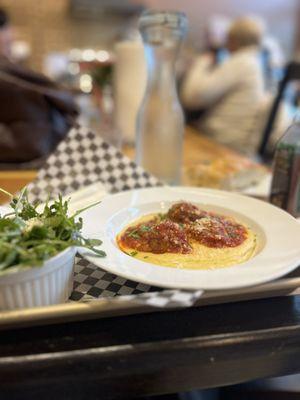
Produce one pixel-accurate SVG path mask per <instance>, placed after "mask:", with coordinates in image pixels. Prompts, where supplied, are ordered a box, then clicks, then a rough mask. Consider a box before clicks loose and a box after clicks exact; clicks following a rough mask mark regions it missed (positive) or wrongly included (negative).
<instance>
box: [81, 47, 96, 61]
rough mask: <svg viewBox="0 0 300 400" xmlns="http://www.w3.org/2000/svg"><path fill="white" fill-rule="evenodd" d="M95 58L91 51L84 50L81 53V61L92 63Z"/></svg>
mask: <svg viewBox="0 0 300 400" xmlns="http://www.w3.org/2000/svg"><path fill="white" fill-rule="evenodd" d="M95 58H96V52H95V50H93V49H85V50H83V52H82V60H83V61H94V60H95Z"/></svg>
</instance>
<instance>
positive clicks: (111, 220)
mask: <svg viewBox="0 0 300 400" xmlns="http://www.w3.org/2000/svg"><path fill="white" fill-rule="evenodd" d="M180 200H186V201H190V202H192V203H195V204H198V205H199V206H202V207H204V208H206V209H210V210H216V211H219V212H222V213H223V214H225V215H226V214H227V215H232V216H235V217H237V218H238V219H239V220H240V221H241V222H245V223H247V224H248V225H249V226H250V227H251V228H252V229H253V230H254V231H255V232H256V234H257V236H258V243H259V246H258V252H257V254H256V255H255V256H254V257H253V258H252V259H251V260H249V261H247V262H245V263H242V264H240V265H235V266H231V267H226V268H222V269H214V270H188V269H175V268H169V267H163V266H157V265H153V264H150V263H146V262H143V261H140V260H137V259H135V258H133V257H130V256H128V255H126V254H124V253H123V252H122V251H120V250H119V249H118V247H117V244H116V241H115V237H116V235H117V233H119V232H120V231H121V230H122V229H123V227H124V226H126V225H127V224H128V223H130V222H132V221H133V220H135V219H137V218H139V217H140V216H141V215H143V214H148V213H151V212H165V211H166V210H167V209H168V208H169V207H170V205H171V204H172V203H174V202H177V201H180ZM83 218H84V227H83V233H84V235H85V236H87V237H94V238H99V239H101V240H102V241H103V245H102V246H101V248H102V249H103V250H105V251H106V253H107V257H105V258H97V257H95V256H93V255H90V254H87V253H86V251H84V250H82V253H83V254H84V255H85V256H86V257H87V258H88V259H89V260H90V261H91V262H93V263H94V264H96V265H98V266H99V267H101V268H103V269H105V270H107V271H109V272H112V273H114V274H117V275H119V276H122V277H124V278H128V279H132V280H134V281H138V282H143V283H147V284H150V285H155V286H161V287H167V288H183V289H205V290H210V289H213V290H215V289H232V288H240V287H246V286H252V285H257V284H260V283H264V282H267V281H270V280H273V279H276V278H279V277H280V276H282V275H284V274H286V273H288V272H290V271H292V270H293V269H295V268H296V267H297V266H298V265H299V264H300V224H299V222H297V220H296V219H295V218H293V217H292V216H291V215H289V214H287V213H286V212H284V211H282V210H281V209H279V208H277V207H274V206H272V205H270V204H268V203H265V202H263V201H259V200H256V199H252V198H250V197H246V196H242V195H239V194H235V193H229V192H224V191H219V190H213V189H201V188H188V187H173V188H169V187H159V188H151V189H140V190H133V191H127V192H122V193H119V194H116V195H110V196H107V197H106V198H104V199H103V201H102V203H101V204H99V205H98V206H96V207H94V208H92V209H90V210H87V211H86V212H85V213H84V214H83Z"/></svg>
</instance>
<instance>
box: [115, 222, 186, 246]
mask: <svg viewBox="0 0 300 400" xmlns="http://www.w3.org/2000/svg"><path fill="white" fill-rule="evenodd" d="M132 229H133V228H129V229H127V230H126V232H125V233H124V235H123V237H122V239H121V240H122V241H123V243H125V244H126V245H127V246H128V247H131V248H133V249H135V250H138V251H145V252H151V253H155V254H163V253H182V254H186V253H190V252H191V251H192V248H191V246H190V244H189V242H188V237H187V234H186V232H185V231H184V229H183V228H182V227H181V226H180V225H178V224H176V223H175V222H173V221H170V220H164V221H162V222H159V223H157V224H151V225H144V224H141V225H138V226H137V227H135V228H134V230H132Z"/></svg>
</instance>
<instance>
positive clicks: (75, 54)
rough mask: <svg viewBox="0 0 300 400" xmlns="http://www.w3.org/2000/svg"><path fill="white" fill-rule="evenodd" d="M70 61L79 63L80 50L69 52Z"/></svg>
mask: <svg viewBox="0 0 300 400" xmlns="http://www.w3.org/2000/svg"><path fill="white" fill-rule="evenodd" d="M69 57H70V60H72V61H80V60H81V57H82V51H81V50H80V49H71V50H70V52H69Z"/></svg>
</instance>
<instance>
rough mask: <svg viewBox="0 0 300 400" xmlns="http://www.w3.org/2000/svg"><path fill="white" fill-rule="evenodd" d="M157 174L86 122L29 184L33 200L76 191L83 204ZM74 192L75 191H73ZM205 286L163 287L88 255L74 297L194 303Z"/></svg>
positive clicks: (77, 202) (77, 204)
mask: <svg viewBox="0 0 300 400" xmlns="http://www.w3.org/2000/svg"><path fill="white" fill-rule="evenodd" d="M159 185H161V183H160V182H159V181H158V179H156V178H155V177H153V176H151V175H150V174H148V173H147V172H145V171H144V170H143V169H142V168H141V167H138V166H137V165H136V164H135V163H134V162H133V161H131V160H130V159H129V158H127V157H126V156H124V155H123V154H122V153H121V152H120V151H118V150H117V149H116V148H115V147H113V146H111V145H109V144H108V143H106V142H105V141H104V140H103V139H102V138H101V137H99V136H98V135H96V134H94V133H93V132H90V131H89V130H88V129H86V128H83V127H81V126H76V127H74V128H73V129H72V130H71V131H70V133H69V135H68V136H67V138H66V139H65V140H64V141H63V142H61V143H60V144H59V146H58V148H57V149H56V151H55V152H54V153H53V154H52V155H51V156H50V157H49V158H48V159H47V161H46V163H45V165H44V167H43V168H42V169H41V170H40V171H39V172H38V175H37V179H36V180H35V181H34V182H32V183H31V184H29V185H28V191H29V196H30V199H31V200H32V201H42V202H43V201H46V200H47V199H48V196H49V194H50V197H52V198H54V197H56V196H57V195H58V194H62V195H63V196H66V197H69V195H70V197H71V199H72V200H71V208H72V209H78V208H81V207H84V206H85V205H87V204H92V203H93V202H95V201H98V200H101V198H102V197H103V195H105V193H106V192H108V193H116V192H119V191H123V190H129V189H135V188H144V187H152V186H159ZM72 193H73V194H72ZM201 294H202V291H200V290H197V291H182V290H162V289H160V288H155V287H151V286H149V285H145V284H142V283H139V282H134V281H131V280H128V279H125V278H122V277H119V276H117V275H114V274H111V273H109V272H106V271H104V270H102V269H100V268H99V267H97V266H95V265H93V264H91V263H90V262H89V261H87V260H85V259H84V258H82V257H78V258H77V259H76V263H75V275H74V287H73V292H72V294H71V297H70V300H72V301H91V300H96V299H99V298H103V297H115V296H120V297H119V298H118V301H134V302H138V303H143V304H147V305H152V306H157V307H174V306H176V307H179V306H182V307H186V306H190V305H192V304H193V303H194V302H195V301H196V300H197V299H198V298H199V297H200V296H201Z"/></svg>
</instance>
